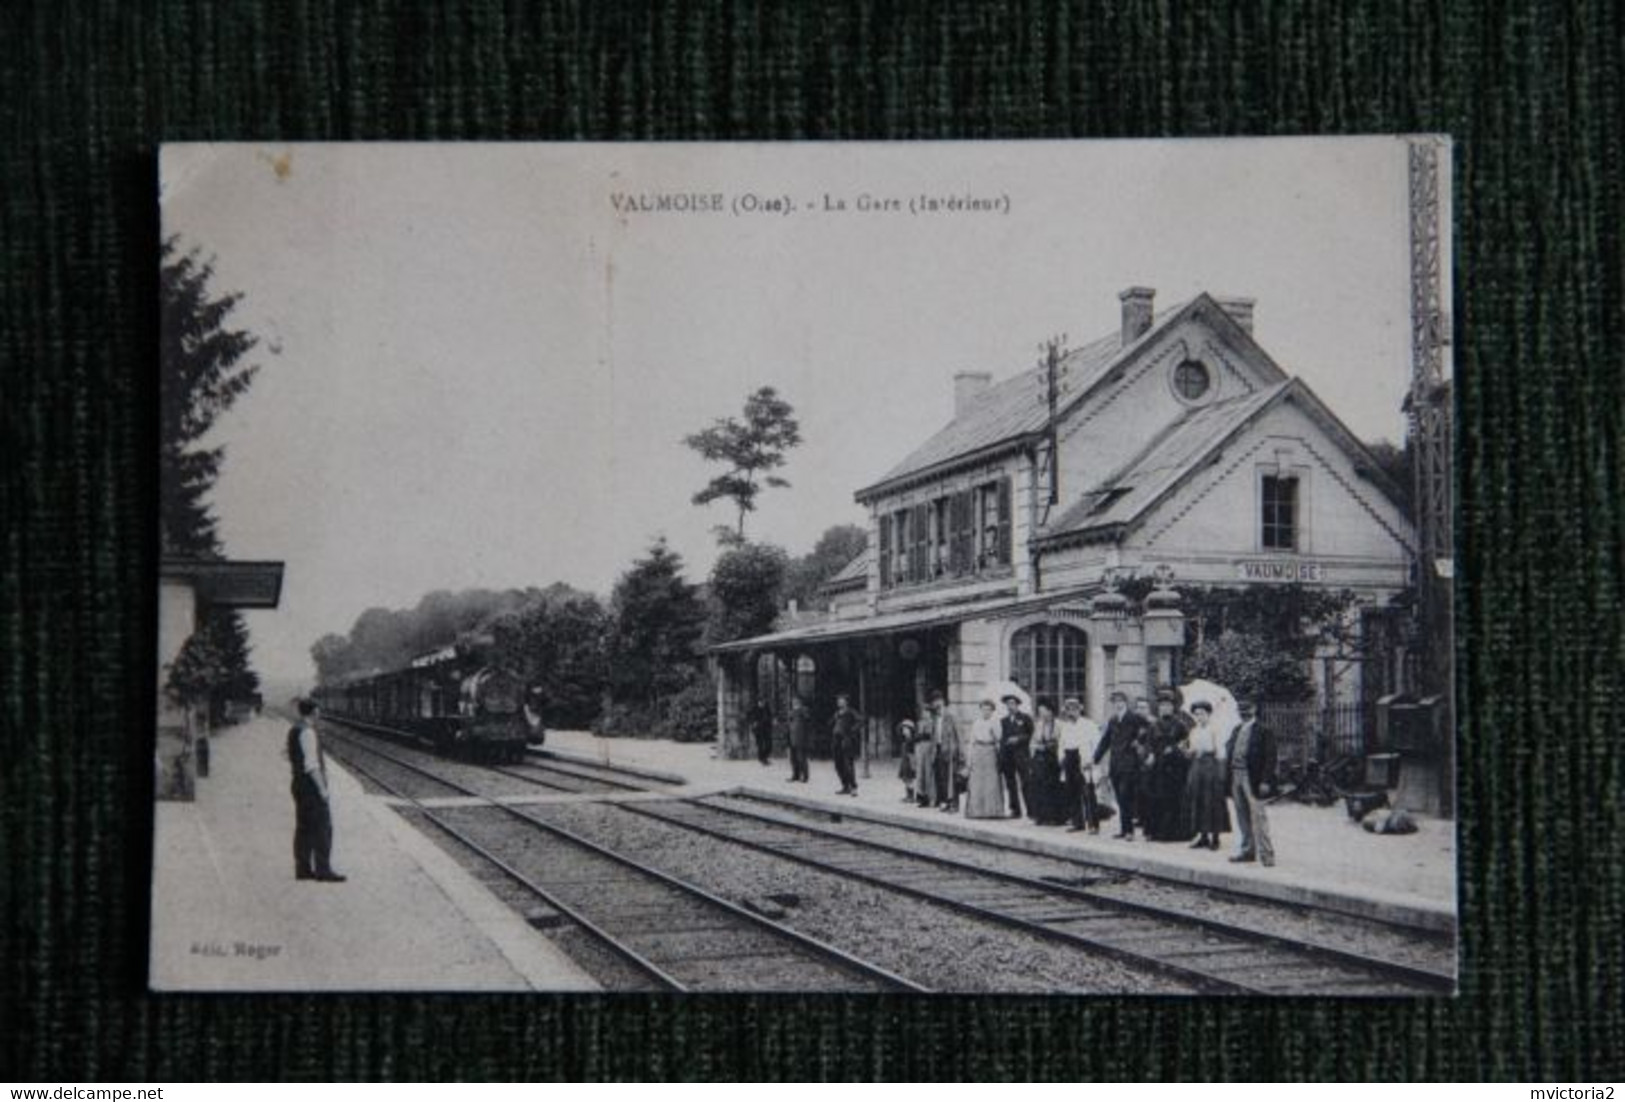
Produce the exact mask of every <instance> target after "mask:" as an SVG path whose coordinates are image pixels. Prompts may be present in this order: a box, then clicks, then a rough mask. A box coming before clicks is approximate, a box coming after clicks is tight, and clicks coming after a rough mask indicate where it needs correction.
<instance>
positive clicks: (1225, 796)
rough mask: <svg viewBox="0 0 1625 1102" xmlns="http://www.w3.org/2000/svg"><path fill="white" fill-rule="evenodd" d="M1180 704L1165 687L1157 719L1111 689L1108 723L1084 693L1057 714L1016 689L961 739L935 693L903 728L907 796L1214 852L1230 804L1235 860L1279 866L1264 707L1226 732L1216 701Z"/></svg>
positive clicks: (1249, 706) (984, 710)
mask: <svg viewBox="0 0 1625 1102" xmlns="http://www.w3.org/2000/svg"><path fill="white" fill-rule="evenodd" d="M1181 703H1182V701H1181V700H1180V698H1179V695H1178V693H1177V692H1176V691H1175V690H1171V689H1164V690H1163V691H1162V692H1160V693H1159V694H1158V697H1157V705H1156V710H1155V712H1153V711H1152V710H1151V707H1150V704H1149V702H1148V701H1146V700H1144V699H1142V700H1139V701H1137V702H1136V706H1135V707H1132V708H1131V707H1130V702H1129V699H1128V697H1127V695H1126V694H1124V693H1120V692H1118V693H1113V694H1112V697H1111V705H1112V715H1111V716H1110V717H1109V718H1108V719H1107V720H1106V723H1105V724H1104V725H1100V724H1097V723H1095V722H1094V721H1093V720H1092V719H1090V718H1089V717H1088V716H1086V715H1084V713H1083V706H1082V702H1081V701H1080V700H1079V699H1078V698H1077V697H1067V698H1066V699H1065V700H1063V701H1062V702H1061V707H1060V710H1059V712H1057V711H1056V708H1055V705H1054V703H1053V702H1052V701H1051V700H1049V699H1046V698H1039V699H1038V700H1037V701H1036V702H1035V704H1034V708H1033V712H1032V714H1028V712H1027V711H1026V710H1025V708H1024V707H1023V704H1024V701H1023V699H1022V698H1021V697H1020V696H1019V695H1017V694H1015V693H1009V694H1007V695H1005V696H1004V697H1003V698H1002V699H1000V700H998V701H995V700H994V699H992V697H991V696H989V697H986V698H984V699H983V700H982V701H980V704H979V711H980V715H979V716H978V717H977V718H976V719H975V720H974V721H973V722H972V723H971V725H970V730H969V731H968V732H965V733H964V734H963V736H962V735H961V733H960V731H959V729H958V725H957V724H956V723H955V721H954V719H953V716H952V715H950V714H948V713H947V712H946V711H945V710H944V708H943V695H942V693H940V692H938V693H934V694H932V697H931V699H930V701H929V703H928V705H927V708H926V715H925V717H924V718H923V719H922V720H921V721H920V722H918V723H916V722H914V721H913V720H904V721H903V723H902V724H901V732H900V734H901V737H900V739H899V742H900V744H901V747H902V753H901V755H900V762H899V767H898V774H899V776H900V778H901V779H902V781H903V784H904V786H905V792H904V797H903V798H904V800H905V801H908V802H912V803H915V804H918V805H919V806H921V807H935V808H938V809H940V810H942V811H944V812H948V813H955V814H957V813H959V812H960V810H961V801H962V800H963V814H964V815H965V817H966V818H970V819H1002V818H1012V819H1019V818H1022V817H1023V816H1024V815H1025V817H1027V818H1030V819H1031V820H1032V821H1033V822H1034V823H1037V824H1038V825H1040V826H1057V827H1058V826H1063V825H1064V826H1066V827H1067V829H1068V830H1069V831H1073V832H1083V831H1087V832H1089V833H1091V834H1098V833H1100V827H1101V823H1102V822H1104V821H1106V820H1107V819H1109V818H1113V817H1115V818H1116V820H1117V831H1116V837H1118V838H1122V839H1125V840H1133V838H1134V837H1135V836H1136V831H1138V832H1139V835H1140V836H1141V837H1143V838H1145V839H1146V840H1147V841H1153V842H1187V843H1189V844H1190V846H1191V848H1193V849H1212V850H1217V849H1218V848H1219V844H1220V843H1219V839H1220V836H1221V835H1224V834H1228V833H1230V832H1231V813H1230V807H1231V804H1233V805H1234V808H1235V821H1236V822H1235V825H1236V828H1237V830H1238V832H1239V835H1240V838H1239V847H1238V849H1237V852H1236V854H1235V855H1234V856H1233V857H1232V858H1231V860H1233V861H1254V860H1256V861H1259V862H1261V863H1263V864H1265V865H1273V864H1274V863H1275V853H1274V849H1273V846H1272V845H1271V841H1270V835H1269V820H1268V815H1267V812H1266V810H1265V807H1264V804H1263V802H1262V798H1263V797H1264V796H1266V795H1267V794H1268V792H1269V790H1270V788H1271V786H1272V784H1273V780H1274V771H1275V744H1274V741H1275V740H1274V736H1273V735H1272V734H1271V733H1270V731H1269V729H1268V728H1267V727H1265V726H1264V725H1263V724H1261V723H1260V722H1259V721H1258V710H1257V706H1256V705H1255V704H1254V703H1253V702H1250V701H1245V702H1243V703H1242V704H1241V705H1240V714H1241V722H1240V723H1238V724H1236V725H1235V727H1234V728H1233V729H1231V730H1229V731H1221V730H1219V729H1218V727H1217V726H1215V725H1214V722H1213V715H1214V709H1213V705H1212V703H1211V702H1209V701H1206V700H1192V701H1190V702H1188V706H1187V707H1186V708H1185V709H1183V710H1182V709H1181V707H1180V705H1181ZM1001 706H1002V707H1003V709H1004V713H1003V715H1000V714H998V713H999V709H1000V707H1001Z"/></svg>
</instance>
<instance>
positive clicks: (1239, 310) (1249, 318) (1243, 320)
mask: <svg viewBox="0 0 1625 1102" xmlns="http://www.w3.org/2000/svg"><path fill="white" fill-rule="evenodd" d="M1214 301H1215V302H1217V303H1218V304H1219V308H1220V309H1221V310H1223V311H1224V312H1225V313H1227V314H1229V315H1230V320H1231V321H1233V322H1235V323H1236V324H1237V325H1239V326H1241V327H1242V328H1243V329H1245V330H1247V332H1248V333H1249V334H1251V333H1252V331H1253V305H1254V303H1256V302H1257V301H1258V300H1257V299H1251V298H1242V297H1240V296H1239V295H1215V296H1214Z"/></svg>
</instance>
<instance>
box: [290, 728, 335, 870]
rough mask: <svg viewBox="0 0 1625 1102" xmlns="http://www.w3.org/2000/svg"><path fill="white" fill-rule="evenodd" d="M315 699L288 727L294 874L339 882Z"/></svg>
mask: <svg viewBox="0 0 1625 1102" xmlns="http://www.w3.org/2000/svg"><path fill="white" fill-rule="evenodd" d="M315 716H316V702H315V701H314V700H308V699H306V700H301V701H300V702H299V722H298V723H296V724H294V725H293V726H292V727H290V728H288V764H289V765H291V766H292V767H293V813H294V828H293V875H294V879H296V880H323V881H326V882H328V883H340V882H342V881H343V880H344V879H345V877H342V876H340V875H339V874H338V873H336V872H334V871H333V866H332V864H331V858H332V853H333V813H332V809H331V807H330V806H329V803H328V788H327V759H326V758H325V756H324V755H323V754H322V742H321V739H320V738H319V737H318V736H317V734H316V720H315Z"/></svg>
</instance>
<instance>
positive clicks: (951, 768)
mask: <svg viewBox="0 0 1625 1102" xmlns="http://www.w3.org/2000/svg"><path fill="white" fill-rule="evenodd" d="M914 746H915V756H914V767H915V772H916V773H917V774H918V775H917V777H916V779H915V785H916V788H915V792H917V793H918V794H919V798H920V806H921V807H932V806H935V807H936V808H938V809H939V810H941V811H946V812H949V813H950V814H954V813H957V812H958V811H959V771H960V768H961V767H962V766H963V765H964V762H965V754H964V750H963V748H962V747H961V746H960V745H959V724H958V722H957V721H956V720H955V719H954V716H953V713H952V712H950V711H948V710H947V698H946V696H945V695H944V694H943V691H942V690H941V689H934V690H932V692H931V696H930V697H929V698H928V699H927V701H926V704H925V719H924V721H922V722H921V724H920V730H919V733H918V737H916V738H915V740H914ZM928 781H929V783H927V782H928Z"/></svg>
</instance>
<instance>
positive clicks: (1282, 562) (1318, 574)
mask: <svg viewBox="0 0 1625 1102" xmlns="http://www.w3.org/2000/svg"><path fill="white" fill-rule="evenodd" d="M1236 574H1237V576H1238V577H1240V578H1241V580H1242V581H1244V582H1323V581H1325V580H1326V566H1325V564H1324V563H1318V562H1301V561H1299V560H1297V559H1241V560H1239V561H1238V562H1237V563H1236Z"/></svg>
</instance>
